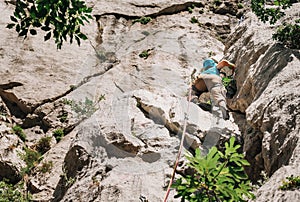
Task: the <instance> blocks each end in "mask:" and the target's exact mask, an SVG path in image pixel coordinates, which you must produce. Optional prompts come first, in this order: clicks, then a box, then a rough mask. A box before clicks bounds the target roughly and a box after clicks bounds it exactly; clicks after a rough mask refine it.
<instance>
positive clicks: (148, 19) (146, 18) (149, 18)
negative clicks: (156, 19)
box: [132, 16, 152, 25]
mask: <svg viewBox="0 0 300 202" xmlns="http://www.w3.org/2000/svg"><path fill="white" fill-rule="evenodd" d="M151 20H152V18H151V17H145V16H143V17H141V18H139V19H135V20H133V21H132V23H133V24H134V23H136V22H139V23H141V24H143V25H146V24H147V23H148V22H150V21H151Z"/></svg>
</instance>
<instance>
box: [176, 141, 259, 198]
mask: <svg viewBox="0 0 300 202" xmlns="http://www.w3.org/2000/svg"><path fill="white" fill-rule="evenodd" d="M234 142H235V138H234V137H231V138H230V140H229V143H228V142H226V143H225V148H226V149H225V152H221V151H218V149H217V148H216V147H212V148H211V149H210V151H209V153H208V154H207V156H202V155H201V153H200V150H199V149H196V154H195V156H187V159H188V160H189V164H188V165H189V166H190V167H191V168H193V169H194V171H195V173H194V174H192V175H186V176H184V177H181V178H179V179H178V180H177V181H176V182H175V183H174V184H173V187H174V188H176V190H177V192H178V194H177V195H176V196H175V197H176V198H178V197H181V201H185V200H187V201H192V202H196V201H197V202H198V201H201V202H202V201H203V202H205V201H246V198H247V197H248V198H254V195H253V194H252V193H251V192H250V191H251V186H250V181H249V180H248V176H247V175H246V174H245V172H244V168H243V166H249V165H250V164H249V163H248V161H246V160H245V159H244V155H243V154H239V153H238V151H237V150H238V148H240V145H235V144H234Z"/></svg>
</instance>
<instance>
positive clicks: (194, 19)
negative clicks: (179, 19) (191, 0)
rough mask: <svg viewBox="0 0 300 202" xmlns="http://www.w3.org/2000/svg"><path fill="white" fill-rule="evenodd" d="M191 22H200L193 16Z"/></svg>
mask: <svg viewBox="0 0 300 202" xmlns="http://www.w3.org/2000/svg"><path fill="white" fill-rule="evenodd" d="M190 22H191V23H198V19H197V18H196V17H192V18H191V20H190Z"/></svg>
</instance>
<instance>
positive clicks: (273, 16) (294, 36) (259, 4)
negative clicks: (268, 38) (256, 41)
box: [251, 0, 300, 49]
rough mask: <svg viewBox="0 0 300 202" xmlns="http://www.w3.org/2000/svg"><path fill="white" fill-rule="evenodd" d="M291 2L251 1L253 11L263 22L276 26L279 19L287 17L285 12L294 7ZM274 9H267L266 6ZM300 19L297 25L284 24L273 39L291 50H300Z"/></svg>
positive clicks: (296, 21)
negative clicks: (268, 5)
mask: <svg viewBox="0 0 300 202" xmlns="http://www.w3.org/2000/svg"><path fill="white" fill-rule="evenodd" d="M292 2H293V1H291V0H274V2H272V3H271V2H270V1H265V0H251V8H252V11H253V12H254V13H255V14H256V15H257V17H258V18H259V19H260V20H261V21H262V22H264V23H265V22H268V21H269V22H270V24H275V23H276V22H277V20H278V19H280V18H281V17H283V16H285V13H284V12H283V10H285V9H287V8H290V7H291V5H292ZM267 3H268V4H270V5H272V7H268V8H266V4H267ZM299 21H300V19H297V20H295V24H288V23H284V24H282V25H281V26H279V28H278V29H277V31H276V32H275V33H274V34H273V39H274V40H278V41H280V42H282V43H283V44H284V45H286V46H287V47H289V48H296V49H299V48H300V32H299V30H300V25H299Z"/></svg>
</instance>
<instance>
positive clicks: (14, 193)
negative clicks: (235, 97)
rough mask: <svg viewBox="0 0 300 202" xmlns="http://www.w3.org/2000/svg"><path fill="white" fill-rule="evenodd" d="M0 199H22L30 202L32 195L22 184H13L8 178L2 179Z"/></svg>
mask: <svg viewBox="0 0 300 202" xmlns="http://www.w3.org/2000/svg"><path fill="white" fill-rule="evenodd" d="M0 201H1V202H11V201H20V202H28V201H31V195H30V194H28V193H27V191H24V190H23V189H22V184H21V183H20V184H16V185H12V184H10V183H9V182H8V181H7V180H5V179H4V180H2V181H0Z"/></svg>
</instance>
